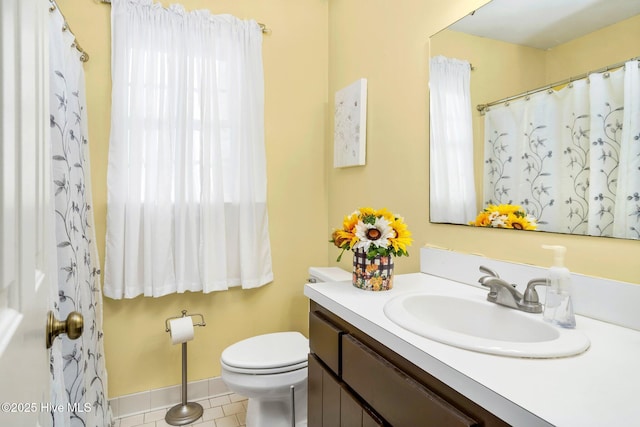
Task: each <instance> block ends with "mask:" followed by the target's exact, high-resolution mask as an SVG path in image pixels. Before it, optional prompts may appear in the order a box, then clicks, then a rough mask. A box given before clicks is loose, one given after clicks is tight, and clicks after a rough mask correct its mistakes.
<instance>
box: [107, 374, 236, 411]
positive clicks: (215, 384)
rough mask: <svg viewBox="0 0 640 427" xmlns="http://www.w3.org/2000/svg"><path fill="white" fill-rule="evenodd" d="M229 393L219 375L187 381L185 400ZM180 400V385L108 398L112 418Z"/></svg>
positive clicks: (151, 409)
mask: <svg viewBox="0 0 640 427" xmlns="http://www.w3.org/2000/svg"><path fill="white" fill-rule="evenodd" d="M229 393H231V391H230V390H229V389H228V388H227V385H226V384H225V383H224V381H222V378H220V377H215V378H209V379H205V380H199V381H192V382H189V383H187V401H189V402H193V401H197V400H203V399H208V398H211V397H216V396H220V395H223V394H229ZM181 401H182V385H175V386H171V387H163V388H158V389H154V390H147V391H142V392H139V393H133V394H127V395H124V396H119V397H114V398H113V399H109V403H110V404H111V412H112V413H113V417H114V418H122V417H128V416H131V415H137V414H143V413H145V412H149V411H154V410H158V409H163V408H169V407H172V406H174V405H177V404H179V403H181Z"/></svg>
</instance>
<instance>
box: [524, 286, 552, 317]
mask: <svg viewBox="0 0 640 427" xmlns="http://www.w3.org/2000/svg"><path fill="white" fill-rule="evenodd" d="M536 286H549V281H548V280H547V279H546V278H538V279H531V280H529V283H527V289H525V291H524V295H523V296H522V302H521V303H520V304H519V306H520V310H522V311H526V312H527V313H542V304H540V298H538V292H536Z"/></svg>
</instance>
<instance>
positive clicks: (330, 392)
mask: <svg viewBox="0 0 640 427" xmlns="http://www.w3.org/2000/svg"><path fill="white" fill-rule="evenodd" d="M307 381H308V402H307V425H308V426H309V427H338V426H340V383H339V382H338V380H337V379H335V378H334V377H333V375H332V374H331V372H329V371H328V370H327V369H326V368H325V367H324V365H323V364H322V362H320V359H318V358H317V357H316V355H314V354H310V355H309V365H308V380H307Z"/></svg>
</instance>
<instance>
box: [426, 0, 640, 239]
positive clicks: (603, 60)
mask: <svg viewBox="0 0 640 427" xmlns="http://www.w3.org/2000/svg"><path fill="white" fill-rule="evenodd" d="M637 40H640V2H638V1H637V0H574V1H570V2H558V1H557V0H518V1H517V2H514V0H493V1H491V2H489V3H487V4H486V5H485V6H483V7H482V8H480V9H478V10H476V11H475V12H473V13H472V14H470V15H468V16H466V17H464V18H463V19H461V20H460V21H458V22H456V23H454V24H452V25H451V26H449V27H448V28H446V29H444V30H442V31H440V32H439V33H437V34H435V35H434V36H432V37H431V38H430V56H431V57H432V58H434V57H436V56H445V57H447V58H456V59H462V60H466V61H468V62H469V63H470V64H471V66H472V71H471V77H470V97H471V109H472V118H471V122H472V129H473V169H474V171H473V178H474V183H475V193H476V207H477V210H476V212H478V213H480V212H481V211H482V210H483V209H484V207H485V206H486V205H487V204H488V202H489V201H490V202H493V203H494V204H501V203H512V204H515V205H522V206H523V207H524V208H525V210H528V209H531V210H532V211H533V212H536V213H540V212H542V211H543V210H544V209H545V205H544V203H546V209H547V212H549V211H552V210H553V208H554V207H558V209H559V206H564V209H565V211H563V212H562V213H554V214H553V215H547V216H546V217H544V216H543V215H542V214H540V215H539V216H540V218H543V219H544V220H541V221H540V223H539V224H538V226H537V231H551V232H560V233H570V234H584V235H602V236H608V237H622V238H631V239H638V238H640V200H631V202H634V203H635V206H636V207H637V208H636V212H635V216H636V217H635V218H633V212H632V214H628V215H626V216H628V217H630V218H631V219H633V220H637V223H638V224H639V226H637V227H636V226H634V225H629V224H628V223H627V224H626V225H625V227H626V228H633V227H636V230H635V231H633V232H631V233H626V234H624V235H619V234H617V233H613V232H612V231H611V230H612V228H609V229H607V231H606V232H605V231H604V227H605V226H600V225H596V226H595V228H594V229H588V228H587V225H584V227H582V226H580V227H573V226H565V224H564V223H563V224H562V226H560V225H559V224H556V221H560V218H561V217H562V220H563V221H564V219H565V218H566V217H568V216H571V217H572V220H576V217H577V216H578V211H579V210H580V209H581V208H578V207H575V208H573V207H571V208H568V207H567V205H569V204H571V203H573V202H575V200H574V199H575V197H574V198H572V197H569V196H567V197H557V199H556V200H554V199H549V200H546V201H544V202H541V203H539V204H538V205H536V206H534V205H533V204H528V205H527V203H530V202H531V200H530V199H526V198H517V197H513V198H512V199H509V200H508V202H505V201H503V200H493V199H491V198H490V197H488V196H484V193H487V194H488V193H489V192H488V191H487V190H486V189H485V186H486V185H488V184H489V183H490V182H491V180H492V179H493V180H494V181H495V173H496V171H495V168H494V169H493V176H492V175H490V173H491V168H489V167H487V163H488V162H491V161H495V159H492V158H491V157H490V156H489V155H488V154H486V153H485V150H487V146H488V144H489V143H490V140H491V138H490V137H489V136H486V135H485V120H486V119H487V115H490V113H487V111H491V110H492V109H493V111H494V112H495V111H496V110H497V109H499V108H502V107H503V106H505V105H508V104H512V107H513V106H514V105H515V104H517V103H518V102H524V100H525V99H526V100H527V101H528V100H529V99H530V98H531V99H534V98H536V97H537V96H542V94H544V92H545V91H547V92H549V93H552V92H553V93H556V94H560V93H562V92H561V91H562V90H568V89H565V88H569V87H570V88H573V87H574V85H575V86H576V87H578V86H581V85H582V86H584V85H585V84H586V85H589V80H594V81H595V80H596V78H600V77H602V78H604V79H608V77H609V73H610V74H611V75H612V76H613V75H614V73H615V72H616V71H617V70H618V69H622V68H621V65H624V63H625V62H626V61H629V60H630V59H633V58H636V59H637V58H638V57H639V56H640V44H638V43H637V42H635V41H637ZM632 41H633V42H632ZM609 70H610V71H609ZM593 72H595V73H596V74H592V73H593ZM605 74H606V75H605ZM589 75H590V76H591V77H589V78H587V76H589ZM599 76H600V77H599ZM608 80H613V79H608ZM591 86H593V85H591ZM538 89H544V91H543V90H540V91H539V90H538ZM586 90H587V91H588V90H589V89H588V88H587V89H586ZM538 93H540V95H538ZM506 101H508V102H506ZM487 105H488V108H487ZM607 105H609V104H607ZM478 106H480V108H477V107H478ZM612 108H613V107H612ZM480 110H482V111H480ZM485 113H486V114H485ZM547 114H549V112H548V111H547ZM602 114H603V113H598V112H595V111H594V112H591V113H590V114H589V115H590V116H592V117H600V116H599V115H602ZM574 115H575V114H574ZM576 117H577V116H576ZM619 122H620V123H621V122H622V119H621V118H620V119H619V118H614V117H613V116H612V117H611V122H609V123H603V126H602V127H603V129H604V132H605V134H606V132H607V131H608V130H611V129H614V128H616V127H617V126H618V125H619ZM589 124H591V126H593V127H594V123H593V122H591V123H589V122H587V123H586V124H584V123H583V124H576V125H575V129H574V131H575V132H576V133H579V132H583V133H584V131H585V130H587V131H588V130H589V129H590V126H589ZM489 126H490V125H489V124H487V128H489ZM431 127H432V128H433V124H432V126H431ZM566 127H567V126H566V125H563V128H566ZM489 129H491V128H489ZM522 133H525V132H522ZM519 134H520V133H519ZM489 135H493V134H492V133H489ZM496 135H497V133H496ZM588 137H589V136H588V133H587V138H588ZM532 138H533V137H532ZM546 138H548V136H545V138H539V139H538V141H542V143H546ZM593 138H594V141H599V139H597V137H596V136H594V137H593ZM638 138H640V134H639V135H638ZM591 142H592V145H593V146H594V147H595V148H597V149H601V147H596V143H595V142H593V141H591ZM588 143H589V142H588ZM543 145H544V144H543ZM639 145H640V144H639ZM595 148H594V149H592V151H593V150H595ZM562 151H565V153H564V154H566V148H565V149H563V150H560V149H558V150H556V151H554V152H553V157H555V158H559V157H561V156H562V155H563V152H562ZM594 152H595V151H594ZM603 152H604V151H603ZM544 154H545V155H546V154H547V153H546V152H545V153H544ZM529 155H530V154H529ZM548 155H549V157H551V150H549V151H548ZM518 156H520V157H527V154H526V153H525V154H521V153H520V154H518ZM514 157H515V156H514ZM622 162H623V158H622V157H621V158H620V168H622ZM568 164H569V161H568V160H567V161H565V162H564V165H568ZM433 166H434V165H433V164H432V168H433ZM633 167H635V166H633ZM565 169H567V168H565V167H562V166H556V170H555V172H554V174H555V175H554V174H550V173H546V172H545V173H542V175H544V179H545V180H546V181H545V182H546V184H542V185H540V182H539V183H538V184H536V185H537V187H536V188H537V189H538V190H539V191H542V192H544V191H545V189H546V188H548V186H549V185H552V186H555V185H558V186H559V185H560V184H559V183H558V182H559V181H560V180H566V179H572V180H573V183H574V186H575V185H577V184H575V183H576V182H579V183H580V185H581V186H582V187H583V190H584V188H587V187H589V186H591V188H593V187H594V184H593V178H592V177H591V178H590V177H589V176H588V173H589V170H591V171H593V170H595V168H594V167H589V166H584V167H583V171H582V172H583V173H585V171H587V172H586V173H587V175H585V176H582V177H581V178H580V177H578V175H579V172H570V171H568V170H565ZM615 169H618V166H617V165H616V167H615ZM561 174H564V175H563V176H560V175H561ZM565 175H567V176H565ZM556 176H557V178H556ZM551 179H553V181H550V180H551ZM556 179H557V181H556ZM614 181H615V179H614ZM533 185H534V184H532V186H533ZM604 185H605V186H606V183H605V184H604ZM503 188H504V187H503ZM540 189H541V190H540ZM635 196H636V198H638V199H640V197H638V194H637V193H635ZM584 197H585V199H594V200H595V199H596V198H597V197H598V196H597V194H596V196H593V194H588V193H585V195H584ZM600 197H601V198H603V199H606V198H607V195H606V194H605V195H604V196H602V193H600ZM628 197H630V198H631V199H633V197H634V193H631V195H630V196H628ZM613 199H615V197H613ZM592 201H593V200H592ZM611 203H612V204H613V203H614V202H613V201H612V202H611ZM567 209H569V210H567ZM589 209H591V208H589ZM612 209H613V208H612V207H610V206H608V205H605V204H603V203H600V212H599V213H596V212H591V213H590V214H589V215H592V216H597V215H601V216H602V215H606V214H608V213H609V211H611V210H612ZM567 212H568V214H567ZM587 216H588V215H587V214H584V217H585V218H586V217H587ZM580 221H582V220H580V219H579V222H580ZM432 222H443V223H462V222H461V221H456V220H447V219H445V220H438V221H433V216H432ZM582 222H584V223H585V224H586V219H584V221H582ZM612 222H613V220H612ZM467 224H468V222H465V223H464V225H467ZM589 227H590V226H589ZM611 227H612V226H611ZM592 228H593V227H592Z"/></svg>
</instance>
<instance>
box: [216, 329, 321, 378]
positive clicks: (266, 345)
mask: <svg viewBox="0 0 640 427" xmlns="http://www.w3.org/2000/svg"><path fill="white" fill-rule="evenodd" d="M308 354H309V340H308V339H307V338H305V337H304V335H302V334H301V333H299V332H276V333H272V334H265V335H258V336H255V337H251V338H247V339H245V340H242V341H239V342H237V343H235V344H233V345H231V346H229V347H227V348H226V349H225V350H224V351H223V352H222V356H221V358H220V363H221V365H222V368H223V369H227V370H228V371H231V372H237V373H244V374H253V375H265V374H277V373H283V372H290V371H295V370H298V369H303V368H306V367H307V357H308Z"/></svg>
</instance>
